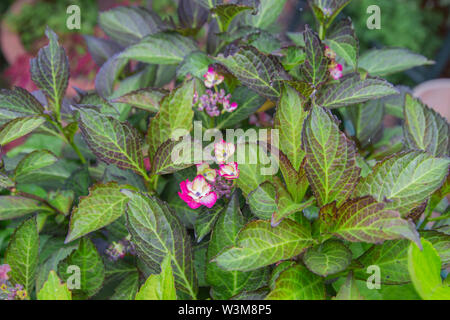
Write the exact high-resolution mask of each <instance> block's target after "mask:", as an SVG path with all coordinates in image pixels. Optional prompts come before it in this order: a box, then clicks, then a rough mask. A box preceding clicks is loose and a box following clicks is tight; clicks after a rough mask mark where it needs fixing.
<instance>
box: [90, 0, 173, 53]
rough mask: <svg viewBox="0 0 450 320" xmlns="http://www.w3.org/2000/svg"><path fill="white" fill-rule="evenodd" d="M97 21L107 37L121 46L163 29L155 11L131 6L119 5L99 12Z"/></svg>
mask: <svg viewBox="0 0 450 320" xmlns="http://www.w3.org/2000/svg"><path fill="white" fill-rule="evenodd" d="M98 23H99V25H100V28H102V30H103V31H104V32H105V33H106V34H107V35H108V37H110V38H111V39H112V40H114V41H117V42H118V43H120V44H121V45H123V46H129V45H130V44H133V43H136V42H138V41H139V40H140V39H142V38H143V37H145V36H146V35H149V34H153V33H156V32H159V31H161V30H164V29H165V26H164V24H163V22H162V21H161V19H160V18H159V16H158V15H157V14H156V13H153V12H150V11H148V10H147V9H145V8H142V7H139V8H137V7H131V6H130V7H126V6H120V7H117V8H113V9H111V10H108V11H103V12H101V13H100V15H99V19H98Z"/></svg>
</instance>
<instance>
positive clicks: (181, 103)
mask: <svg viewBox="0 0 450 320" xmlns="http://www.w3.org/2000/svg"><path fill="white" fill-rule="evenodd" d="M193 99H194V82H193V81H188V82H185V83H184V84H183V85H182V86H180V87H178V88H177V89H175V90H173V91H172V92H171V93H170V94H168V95H166V96H165V97H164V98H163V99H162V100H161V103H160V110H159V112H158V113H157V114H156V116H155V117H153V118H152V119H151V120H150V125H149V127H148V133H147V142H148V144H149V151H148V152H149V156H150V158H151V159H153V157H154V156H155V154H156V151H157V150H158V148H159V146H160V145H161V144H162V143H164V142H165V141H167V140H169V139H173V140H178V139H179V138H180V136H182V135H185V134H186V133H187V132H189V131H190V130H191V129H192V120H193V118H194V111H193V110H192V102H193Z"/></svg>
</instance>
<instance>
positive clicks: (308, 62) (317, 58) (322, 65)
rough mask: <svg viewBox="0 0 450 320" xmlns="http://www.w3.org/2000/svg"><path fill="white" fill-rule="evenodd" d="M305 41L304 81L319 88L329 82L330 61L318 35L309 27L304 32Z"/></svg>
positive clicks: (301, 71) (302, 68) (302, 73)
mask: <svg viewBox="0 0 450 320" xmlns="http://www.w3.org/2000/svg"><path fill="white" fill-rule="evenodd" d="M303 37H304V39H305V53H306V58H305V63H303V64H302V65H301V67H300V73H301V76H302V79H303V80H305V81H306V82H307V83H309V84H311V85H312V86H313V87H315V88H316V87H318V86H319V85H321V84H322V83H323V82H325V81H326V80H327V77H328V59H327V57H325V54H324V47H323V44H322V42H321V41H320V40H319V37H318V36H317V34H316V33H315V32H314V31H312V30H311V29H310V28H309V26H306V27H305V31H304V32H303Z"/></svg>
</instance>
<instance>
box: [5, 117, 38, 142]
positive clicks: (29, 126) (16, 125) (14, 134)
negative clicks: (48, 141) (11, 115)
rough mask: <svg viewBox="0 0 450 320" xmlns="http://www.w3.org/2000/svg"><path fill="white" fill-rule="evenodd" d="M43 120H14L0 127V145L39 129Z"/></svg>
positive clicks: (35, 118)
mask: <svg viewBox="0 0 450 320" xmlns="http://www.w3.org/2000/svg"><path fill="white" fill-rule="evenodd" d="M44 122H45V119H44V118H43V117H40V116H29V117H21V118H15V119H13V120H11V121H9V122H7V123H5V124H4V125H2V126H1V127H0V145H5V144H7V143H8V142H11V141H14V140H16V139H18V138H20V137H23V136H24V135H27V134H29V133H30V132H31V131H33V130H34V129H36V128H38V127H40V126H41V125H42V124H43V123H44Z"/></svg>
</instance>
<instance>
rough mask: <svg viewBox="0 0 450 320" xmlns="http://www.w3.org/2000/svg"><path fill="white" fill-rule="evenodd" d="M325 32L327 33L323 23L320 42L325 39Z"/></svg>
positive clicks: (320, 30) (320, 28)
mask: <svg viewBox="0 0 450 320" xmlns="http://www.w3.org/2000/svg"><path fill="white" fill-rule="evenodd" d="M325 32H326V30H325V27H324V25H323V24H322V23H321V24H320V26H319V38H320V40H323V39H325Z"/></svg>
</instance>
